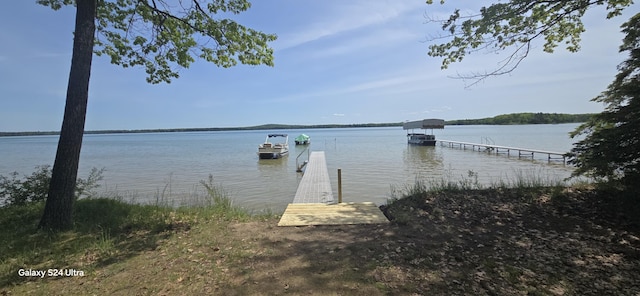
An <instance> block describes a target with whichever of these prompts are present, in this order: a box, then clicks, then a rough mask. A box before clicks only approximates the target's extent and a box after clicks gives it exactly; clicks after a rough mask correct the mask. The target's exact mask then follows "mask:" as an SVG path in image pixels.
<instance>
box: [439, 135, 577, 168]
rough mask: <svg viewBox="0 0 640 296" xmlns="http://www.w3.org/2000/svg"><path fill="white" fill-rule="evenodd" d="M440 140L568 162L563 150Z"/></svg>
mask: <svg viewBox="0 0 640 296" xmlns="http://www.w3.org/2000/svg"><path fill="white" fill-rule="evenodd" d="M438 142H440V146H444V145H445V144H447V146H449V147H459V148H462V149H463V150H465V149H467V148H468V147H471V149H472V150H474V151H475V150H476V148H477V149H478V151H487V152H495V153H496V154H506V155H507V156H510V155H511V151H514V152H518V158H521V157H531V159H533V156H534V154H535V153H538V154H546V155H547V160H548V161H549V162H551V161H553V160H557V161H562V163H563V164H564V163H566V155H565V154H566V153H562V152H555V151H546V150H539V149H529V148H518V147H509V146H500V145H493V144H478V143H469V142H460V141H449V140H438ZM482 149H484V150H482Z"/></svg>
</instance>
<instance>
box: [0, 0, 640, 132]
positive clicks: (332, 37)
mask: <svg viewBox="0 0 640 296" xmlns="http://www.w3.org/2000/svg"><path fill="white" fill-rule="evenodd" d="M10 1H11V2H10V3H8V4H6V5H5V6H4V7H5V8H4V9H2V10H1V11H0V40H2V42H0V97H1V99H0V100H1V102H2V107H1V108H0V131H55V130H59V129H60V125H61V122H62V114H63V109H64V101H65V91H66V86H67V78H68V73H69V66H70V60H71V47H72V31H73V22H74V13H75V11H74V9H73V8H71V7H67V8H63V9H62V10H60V11H53V10H51V9H49V8H47V7H44V6H40V5H37V4H35V1H24V0H10ZM424 2H425V1H399V0H396V1H393V0H389V1H360V0H352V1H344V0H323V1H296V0H273V1H253V5H252V8H251V9H250V10H249V11H247V12H245V13H243V14H242V15H240V16H238V17H237V19H238V20H239V21H240V22H241V23H242V24H244V25H247V26H249V27H252V28H255V29H258V30H261V31H263V32H267V33H275V34H277V35H278V40H277V41H276V42H274V43H273V44H272V46H273V48H274V49H275V67H267V66H244V65H242V66H237V67H234V68H229V69H223V68H217V67H215V66H214V65H213V64H210V63H206V62H204V61H197V62H196V63H194V64H193V65H192V66H191V67H190V68H189V69H182V70H180V75H181V77H180V78H179V79H177V80H174V81H173V82H172V83H171V84H159V85H152V84H148V83H146V81H145V73H144V71H143V69H131V68H129V69H123V68H120V67H118V66H115V65H111V64H110V63H109V61H108V60H107V58H105V57H94V62H93V68H92V75H91V86H90V93H89V107H88V111H87V123H86V129H87V130H103V129H155V128H190V127H234V126H252V125H260V124H266V123H282V124H325V123H336V124H349V123H382V122H401V121H405V120H417V119H422V118H442V119H447V120H450V119H465V118H482V117H490V116H495V115H498V114H503V113H513V112H558V113H586V112H600V111H602V108H603V106H602V105H600V104H597V103H593V102H590V99H591V98H593V97H595V96H597V95H598V94H599V93H600V92H601V91H603V90H605V88H606V87H607V85H608V84H609V83H610V82H611V81H612V80H613V76H614V75H615V74H616V66H617V65H618V64H619V63H620V62H621V61H623V60H624V59H625V58H626V56H625V55H622V54H619V53H618V46H619V45H620V42H621V39H622V37H623V35H622V34H621V33H620V28H619V27H620V25H621V24H622V23H623V22H624V21H626V20H627V19H628V18H629V16H630V15H631V14H632V13H633V12H637V11H638V8H639V5H638V4H635V5H633V6H632V7H631V8H628V9H627V10H626V11H625V14H624V15H623V16H620V17H616V18H614V19H611V20H607V19H605V12H604V10H603V9H601V8H597V9H592V10H591V11H589V12H588V13H587V15H586V17H585V18H584V21H585V24H586V29H587V32H585V33H584V34H583V37H582V43H581V44H582V50H581V51H580V52H579V53H569V52H567V51H565V50H564V49H562V48H558V49H557V50H556V52H555V53H554V54H547V53H543V52H542V45H541V43H537V44H536V47H535V48H534V49H533V52H532V53H531V54H530V56H529V57H528V58H527V59H525V61H524V62H523V63H522V64H521V65H520V66H519V67H518V69H516V71H515V72H513V73H511V74H509V75H503V76H499V77H494V78H489V79H488V80H486V81H484V82H481V83H479V84H477V85H475V86H473V87H469V88H466V87H465V85H466V84H465V82H464V81H462V80H457V79H452V78H450V77H451V76H455V75H456V74H457V73H463V74H467V73H470V72H482V71H485V70H490V69H493V68H494V67H495V66H496V64H497V63H498V62H499V61H500V60H502V59H504V58H505V56H506V54H507V53H503V54H501V55H496V54H493V53H479V54H476V55H472V56H469V57H468V58H467V59H465V60H464V61H463V62H462V63H457V64H453V65H452V66H451V67H450V69H448V70H440V63H441V61H440V60H439V59H437V58H431V57H429V56H427V51H428V45H429V42H428V38H429V36H435V35H437V34H439V33H440V31H439V29H438V27H437V25H435V24H427V23H425V22H426V18H425V15H427V16H431V17H446V16H448V14H449V13H450V12H452V11H453V9H454V8H456V7H458V8H462V9H466V10H467V11H470V12H471V11H477V9H478V8H479V6H482V5H488V4H490V3H491V2H490V1H452V0H451V1H448V2H447V4H446V5H438V4H435V5H426V4H425V3H424ZM435 2H438V1H435ZM463 5H474V6H473V7H471V6H469V7H463ZM467 84H468V83H467Z"/></svg>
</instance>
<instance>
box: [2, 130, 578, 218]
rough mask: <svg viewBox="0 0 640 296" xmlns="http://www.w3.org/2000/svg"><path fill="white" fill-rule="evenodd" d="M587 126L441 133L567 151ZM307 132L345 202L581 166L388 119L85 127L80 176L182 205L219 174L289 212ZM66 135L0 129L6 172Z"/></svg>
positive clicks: (240, 195) (219, 179) (38, 157)
mask: <svg viewBox="0 0 640 296" xmlns="http://www.w3.org/2000/svg"><path fill="white" fill-rule="evenodd" d="M577 126H578V125H577V124H558V125H512V126H447V127H446V128H445V129H443V130H434V133H435V134H436V139H446V140H457V141H465V142H475V143H481V142H485V143H486V142H488V141H489V142H493V143H495V144H496V145H503V146H514V147H522V148H533V149H541V150H549V151H558V152H567V151H569V150H570V149H571V147H572V143H573V142H574V139H571V138H569V136H568V133H569V132H570V131H573V130H574V129H575V128H576V127H577ZM269 133H287V134H289V138H290V154H289V156H288V157H285V158H282V159H277V160H260V159H258V156H257V154H256V151H257V147H258V144H260V143H262V142H264V139H265V137H266V135H267V134H269ZM301 133H305V134H307V135H309V136H311V141H312V144H311V146H310V147H311V149H312V150H314V151H325V154H326V159H327V166H328V168H329V175H330V178H331V182H332V187H333V191H334V197H335V199H336V200H337V169H338V168H341V169H342V184H343V199H344V201H345V202H350V201H354V202H361V201H372V202H375V203H376V204H378V205H380V204H384V203H385V202H386V201H387V199H388V198H389V197H390V193H391V187H392V186H395V187H398V188H402V187H403V186H405V185H410V184H413V183H414V182H415V180H416V179H431V178H433V179H440V178H452V179H461V178H463V177H466V176H468V173H469V171H472V172H475V173H477V176H478V180H479V181H480V183H483V184H490V183H491V182H496V181H497V180H499V179H502V180H509V179H510V178H513V176H514V175H516V174H525V175H526V174H535V175H544V176H545V177H549V178H553V179H563V178H566V177H568V176H569V175H570V174H571V172H572V170H573V169H572V167H571V166H565V165H563V164H560V163H555V164H554V163H552V164H548V163H547V160H546V155H539V156H537V157H536V159H535V160H531V159H529V160H525V159H518V157H517V156H511V157H507V156H505V155H495V154H487V153H485V152H477V151H475V152H473V151H470V150H466V151H463V150H460V149H454V148H448V147H441V146H439V145H437V146H436V147H418V146H410V145H407V142H406V136H405V135H406V132H405V131H403V130H402V128H401V127H385V128H339V129H305V130H262V131H222V132H185V133H148V134H102V135H85V137H84V144H83V147H82V155H81V160H80V172H79V176H80V177H83V178H86V176H87V174H88V172H89V171H90V170H91V168H92V167H97V168H105V171H104V173H103V176H104V179H103V180H102V181H101V183H100V185H101V187H100V188H98V190H97V191H98V192H111V193H113V192H117V193H118V194H120V195H122V196H124V197H125V199H129V200H132V201H135V202H154V201H155V200H156V197H157V196H163V197H164V200H165V201H169V202H171V203H173V204H180V203H183V202H185V200H188V196H190V195H192V194H193V193H195V192H200V191H201V190H202V188H201V186H200V185H199V182H200V180H206V179H207V178H208V176H209V175H212V176H213V179H214V183H215V184H217V185H220V186H222V188H224V190H225V191H227V192H228V193H229V195H230V196H231V197H232V198H233V199H234V202H235V204H237V205H241V206H243V207H246V208H248V209H251V210H261V209H271V210H273V211H275V212H279V211H282V210H283V209H284V208H285V207H286V205H287V204H288V203H289V202H291V201H292V200H293V196H294V194H295V192H296V188H297V184H298V182H299V181H300V179H301V177H302V175H301V174H300V173H297V172H296V157H297V156H298V154H300V153H301V152H303V150H304V147H301V146H295V145H293V138H295V137H296V136H297V135H299V134H301ZM57 141H58V136H28V137H0V175H5V176H6V175H8V174H9V173H11V172H14V171H17V172H19V173H20V174H21V175H25V174H31V172H33V171H34V167H35V166H37V165H52V164H53V160H54V158H55V151H56V145H57ZM303 155H304V156H306V152H305V153H303ZM304 156H303V157H301V161H302V159H303V158H304Z"/></svg>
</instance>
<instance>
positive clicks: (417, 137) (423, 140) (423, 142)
mask: <svg viewBox="0 0 640 296" xmlns="http://www.w3.org/2000/svg"><path fill="white" fill-rule="evenodd" d="M407 142H408V143H409V144H413V145H420V146H435V145H436V136H434V135H427V134H416V133H409V134H407Z"/></svg>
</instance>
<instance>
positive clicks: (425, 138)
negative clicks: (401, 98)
mask: <svg viewBox="0 0 640 296" xmlns="http://www.w3.org/2000/svg"><path fill="white" fill-rule="evenodd" d="M402 128H403V129H404V130H408V132H407V142H408V143H409V144H413V145H421V146H435V145H436V136H435V135H434V134H433V129H443V128H444V120H443V119H423V120H416V121H407V122H405V123H403V124H402ZM415 129H423V130H427V129H430V130H431V134H427V133H426V131H424V132H422V133H415V132H413V130H415Z"/></svg>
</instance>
